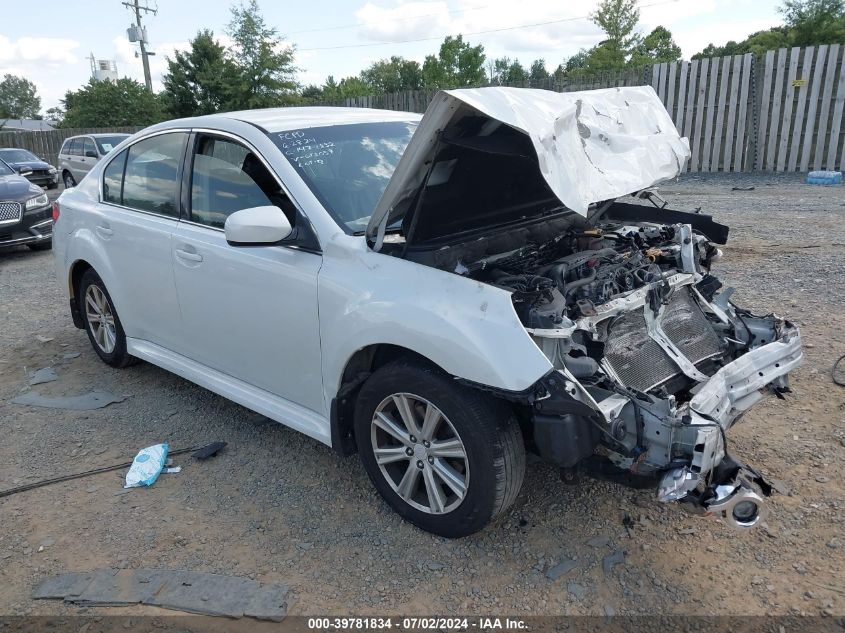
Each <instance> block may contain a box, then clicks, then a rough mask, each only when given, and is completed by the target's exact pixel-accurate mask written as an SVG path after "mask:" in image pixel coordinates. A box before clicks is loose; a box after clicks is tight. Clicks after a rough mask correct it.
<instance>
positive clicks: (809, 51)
mask: <svg viewBox="0 0 845 633" xmlns="http://www.w3.org/2000/svg"><path fill="white" fill-rule="evenodd" d="M815 50H816V49H815V47H813V46H808V47H807V48H805V49H804V63H803V64H802V65H801V77H799V78H798V79H800V80H801V81H803V82H804V83H802V84H801V85H799V86H798V107H797V108H796V109H795V123H794V125H793V126H792V142H791V143H790V144H789V158H788V160H787V163H786V169H787V171H795V168H796V167H797V166H798V152H799V150H800V149H801V131H802V129H803V127H804V110H805V108H806V106H807V92H808V88H809V83H808V82H809V77H810V72H811V70H812V68H813V56H814V54H815Z"/></svg>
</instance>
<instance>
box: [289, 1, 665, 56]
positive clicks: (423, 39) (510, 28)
mask: <svg viewBox="0 0 845 633" xmlns="http://www.w3.org/2000/svg"><path fill="white" fill-rule="evenodd" d="M675 2H680V0H663V2H652V3H651V4H643V5H640V7H639V8H641V9H645V8H648V7H659V6H661V5H664V4H673V3H675ZM589 19H590V16H589V15H579V16H576V17H571V18H561V19H559V20H547V21H545V22H535V23H533V24H521V25H519V26H506V27H502V28H499V29H487V30H484V31H472V32H469V33H462V34H461V35H467V36H468V35H486V34H487V33H501V32H503V31H516V30H518V29H530V28H534V27H537V26H547V25H549V24H561V23H563V22H575V21H577V20H589ZM447 35H451V34H450V33H447V34H446V35H437V36H434V37H420V38H416V39H411V40H399V41H395V42H371V43H368V44H345V45H342V46H315V47H311V48H298V49H297V51H298V52H305V51H333V50H338V49H343V48H369V47H371V46H385V45H388V44H411V43H413V42H431V41H434V40H442V39H443V38H444V37H446V36H447Z"/></svg>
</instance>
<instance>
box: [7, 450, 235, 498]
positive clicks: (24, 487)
mask: <svg viewBox="0 0 845 633" xmlns="http://www.w3.org/2000/svg"><path fill="white" fill-rule="evenodd" d="M216 444H222V445H223V446H225V445H226V442H214V443H213V444H210V445H209V446H212V445H216ZM206 448H207V446H202V447H198V446H191V447H190V448H180V449H178V450H175V451H170V455H184V454H185V453H198V452H200V451H202V450H204V449H206ZM133 463H134V460H133V461H131V462H125V463H123V464H115V465H114V466H105V467H103V468H96V469H94V470H86V471H84V472H81V473H74V474H73V475H62V476H61V477H53V478H52V479H44V480H42V481H36V482H34V483H31V484H24V485H22V486H18V487H17V488H10V489H9V490H0V498H3V497H8V496H10V495H13V494H16V493H18V492H26V491H27V490H34V489H35V488H43V487H44V486H49V485H50V484H57V483H60V482H62V481H70V480H71V479H80V478H82V477H88V476H90V475H99V474H100V473H108V472H111V471H113V470H121V469H123V468H129V467H130V466H132V464H133ZM127 492H129V490H127V489H121V490H119V491H118V492H115V493H113V494H115V495H118V494H126V493H127Z"/></svg>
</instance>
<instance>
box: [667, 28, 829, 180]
mask: <svg viewBox="0 0 845 633" xmlns="http://www.w3.org/2000/svg"><path fill="white" fill-rule="evenodd" d="M843 53H845V46H843V45H839V44H833V45H830V46H828V45H823V46H817V47H816V46H810V47H807V48H803V49H802V48H793V49H791V50H787V49H785V48H782V49H780V50H777V51H768V52H766V53H765V54H764V55H762V56H759V57H755V56H753V55H751V54H750V53H748V54H745V55H736V56H733V57H713V58H709V59H699V60H693V61H691V62H674V63H669V64H655V66H654V67H653V68H652V72H651V81H650V83H651V85H652V87H653V88H654V89H655V90H656V91H657V94H658V96H659V97H660V99H661V101H663V104H664V105H665V106H666V109H667V111H668V112H669V114H670V115H671V116H672V119H673V121H674V122H675V126H676V127H677V129H678V131H679V132H680V133H681V134H682V135H683V136H686V137H687V138H689V141H690V150H691V152H692V156H691V158H690V162H689V169H690V171H752V170H765V171H802V172H803V171H808V170H811V169H830V170H834V169H837V170H841V169H843V166H845V138H843V137H845V126H843V104H844V103H845V73H843V64H842V58H843Z"/></svg>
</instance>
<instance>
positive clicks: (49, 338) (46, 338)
mask: <svg viewBox="0 0 845 633" xmlns="http://www.w3.org/2000/svg"><path fill="white" fill-rule="evenodd" d="M35 340H36V341H38V342H39V343H49V342H50V341H52V340H53V337H52V336H44V335H43V334H36V335H35Z"/></svg>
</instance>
